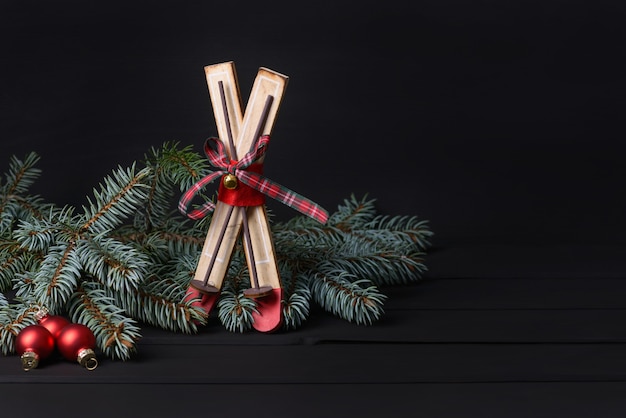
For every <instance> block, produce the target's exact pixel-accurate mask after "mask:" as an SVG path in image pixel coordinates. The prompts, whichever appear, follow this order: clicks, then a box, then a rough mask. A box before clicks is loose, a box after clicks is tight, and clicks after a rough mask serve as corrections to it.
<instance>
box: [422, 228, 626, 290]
mask: <svg viewBox="0 0 626 418" xmlns="http://www.w3.org/2000/svg"><path fill="white" fill-rule="evenodd" d="M435 232H436V231H435ZM435 239H436V235H435ZM625 255H626V246H624V245H602V244H597V245H548V244H542V243H538V244H537V245H533V246H530V245H529V246H523V245H496V244H494V245H471V244H467V245H454V246H435V247H433V248H431V249H430V250H429V251H427V256H426V266H427V267H428V269H429V271H428V272H427V277H429V278H475V277H481V278H497V279H506V278H518V279H519V278H523V279H545V278H587V279H598V278H625V275H626V273H625V272H626V256H625Z"/></svg>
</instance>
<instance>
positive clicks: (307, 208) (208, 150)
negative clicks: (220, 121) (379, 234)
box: [178, 135, 328, 224]
mask: <svg viewBox="0 0 626 418" xmlns="http://www.w3.org/2000/svg"><path fill="white" fill-rule="evenodd" d="M269 140H270V137H269V135H263V136H261V137H259V139H258V140H257V141H256V143H255V145H254V146H253V147H252V149H251V150H250V152H248V153H247V154H246V155H244V157H243V158H242V159H240V160H239V161H231V160H230V158H229V157H228V154H227V153H226V149H225V147H224V144H223V143H222V141H220V140H219V138H215V137H211V138H209V139H207V140H206V142H205V144H204V152H205V154H206V156H207V157H208V158H209V163H210V164H211V165H212V166H213V167H215V168H217V169H218V170H217V171H213V172H211V173H210V174H209V175H207V176H205V177H203V178H202V179H201V180H199V181H198V182H196V183H195V184H194V185H193V186H191V188H189V190H187V191H186V192H185V193H184V194H183V195H182V197H181V198H180V201H179V202H178V210H179V211H180V212H181V213H182V214H183V215H186V216H187V217H189V218H191V219H194V220H197V219H201V218H203V217H205V216H206V215H207V214H208V213H210V212H212V211H213V210H214V209H215V204H214V203H213V202H210V201H209V202H206V203H205V204H204V205H203V206H201V207H199V208H198V209H194V210H192V211H188V208H189V205H190V204H191V200H192V199H193V198H194V196H195V195H196V194H198V193H199V192H200V190H202V189H203V188H204V187H205V186H206V185H207V184H210V183H212V182H213V181H214V180H215V179H216V178H218V177H221V176H223V175H226V174H232V175H234V176H235V177H237V180H238V181H241V182H242V183H243V184H245V185H247V186H249V187H251V188H253V189H255V190H257V191H259V192H260V193H263V194H264V195H266V196H269V197H271V198H272V199H276V200H278V201H280V202H282V203H283V204H285V205H287V206H289V207H291V208H293V209H295V210H297V211H299V212H300V213H302V214H304V215H306V216H308V217H310V218H313V219H315V220H316V221H318V222H320V223H322V224H325V223H326V221H327V220H328V212H327V211H326V210H324V209H323V208H322V207H320V206H319V205H318V204H316V203H314V202H312V201H311V200H309V199H307V198H306V197H303V196H301V195H299V194H298V193H296V192H294V191H292V190H289V189H288V188H286V187H284V186H281V185H280V184H278V183H276V182H274V181H272V180H270V179H268V178H266V177H264V176H262V175H261V174H258V173H255V172H252V171H246V168H248V167H249V166H250V165H251V164H253V163H254V162H255V161H258V160H259V159H261V158H262V157H263V156H264V155H265V152H266V150H267V145H268V143H269ZM211 145H214V146H211ZM218 198H219V197H218Z"/></svg>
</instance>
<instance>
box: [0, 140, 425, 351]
mask: <svg viewBox="0 0 626 418" xmlns="http://www.w3.org/2000/svg"><path fill="white" fill-rule="evenodd" d="M38 160H39V157H38V156H37V155H36V154H34V153H31V154H28V155H27V156H26V157H25V158H24V159H22V160H20V159H17V158H15V157H13V158H11V159H10V161H9V169H8V171H7V173H6V175H5V181H4V182H1V183H0V292H1V293H0V347H1V350H2V352H3V353H4V354H9V353H12V352H13V351H14V348H15V346H14V340H15V337H16V335H17V334H18V333H19V331H20V330H21V329H23V328H24V327H25V326H27V325H29V324H32V323H35V322H36V318H35V315H34V314H35V312H36V308H33V307H34V306H45V307H46V308H47V309H48V311H49V312H51V313H52V314H65V315H68V316H69V317H71V319H72V320H73V321H75V322H79V323H82V324H84V325H87V326H88V327H89V328H90V329H91V330H92V331H93V332H94V335H95V336H96V340H97V344H98V347H99V349H100V350H101V351H102V353H104V355H106V356H108V357H110V358H113V359H120V360H127V359H129V358H131V357H132V355H133V354H134V353H135V352H136V350H137V343H138V342H139V341H140V339H141V324H149V325H152V326H156V327H160V328H163V329H166V330H169V331H173V332H184V333H195V332H197V330H198V327H199V326H202V325H204V324H206V323H207V321H208V318H207V313H206V312H204V311H203V310H202V308H201V307H198V306H197V305H196V304H194V302H195V301H194V300H189V299H187V298H186V293H187V289H188V286H189V282H190V281H191V280H192V279H193V278H194V275H195V268H196V264H197V260H198V258H199V256H200V253H201V250H202V245H203V243H204V239H205V236H206V233H207V230H208V226H209V224H210V221H211V217H210V216H207V217H206V218H204V219H203V220H201V221H198V222H192V221H190V220H189V219H186V218H183V217H182V216H181V215H180V214H179V213H178V212H177V210H176V203H177V197H178V196H177V194H179V193H180V192H181V191H183V190H186V189H187V188H189V187H190V186H191V185H193V184H194V183H195V182H197V181H198V180H199V179H200V178H201V177H202V176H205V175H206V174H208V172H209V166H208V164H207V161H206V159H205V158H202V157H201V156H200V155H199V154H197V153H195V152H194V151H192V150H191V147H181V146H180V144H179V143H176V142H166V143H164V144H163V146H162V147H160V148H152V149H151V150H150V151H149V152H148V153H147V154H146V155H145V156H144V160H143V165H144V167H143V168H138V165H137V163H133V164H132V165H131V166H130V167H128V168H122V167H118V168H117V169H115V170H113V171H112V173H111V174H110V175H108V176H106V177H105V178H104V179H103V181H102V183H101V184H99V185H98V187H97V188H94V189H93V193H92V196H90V197H89V196H88V197H87V204H86V205H84V206H82V208H80V209H78V208H75V207H71V206H64V207H57V206H55V205H54V204H49V203H46V202H44V201H43V200H42V199H41V198H40V197H39V196H32V195H29V194H28V189H29V187H30V186H31V185H32V184H33V182H34V181H35V180H36V179H37V177H38V176H39V175H40V171H39V169H37V168H36V163H37V161H38ZM203 197H204V199H205V200H209V199H213V200H214V199H215V196H203ZM270 220H272V218H271V217H270ZM271 229H272V236H273V239H274V246H275V249H276V256H277V260H278V265H279V271H280V275H281V283H282V289H283V300H282V313H283V317H284V322H283V324H284V325H283V326H284V329H286V330H289V329H296V328H298V327H300V326H302V325H303V324H304V323H305V321H306V320H307V319H308V317H309V315H310V314H311V311H312V305H313V304H314V303H315V304H317V305H319V306H320V307H321V308H323V309H325V310H327V311H328V312H330V313H332V314H333V315H336V316H338V317H340V318H343V319H345V320H347V321H350V322H353V323H355V324H362V325H369V324H372V323H373V322H375V321H376V320H378V319H379V318H380V317H381V316H382V315H384V303H385V301H386V299H387V297H386V296H385V295H384V287H385V286H393V285H405V284H408V283H414V282H417V281H418V280H420V278H421V277H422V275H423V274H424V272H425V271H426V266H425V264H424V258H425V255H426V250H427V249H428V247H429V246H430V239H431V237H432V235H433V233H432V231H431V230H430V229H429V226H428V222H427V221H425V220H421V219H418V218H417V217H416V216H388V215H381V214H379V213H378V212H377V210H376V207H375V200H373V199H368V198H367V197H364V198H362V199H357V198H356V197H354V196H351V197H350V198H348V199H346V200H345V201H344V202H343V203H342V204H340V205H339V206H338V208H337V210H336V211H335V212H334V213H332V214H331V216H330V218H329V221H328V223H327V224H326V225H320V224H318V223H317V222H316V221H314V220H312V219H310V218H308V217H306V216H296V217H294V218H292V219H290V220H288V221H286V222H283V223H272V224H271ZM249 287H250V279H249V274H248V271H247V263H246V261H245V255H244V253H243V250H242V247H241V245H240V244H237V245H236V246H235V250H234V252H233V256H232V259H231V262H230V265H229V268H228V271H227V275H226V278H225V280H224V284H223V286H222V289H221V293H220V296H219V300H218V302H217V310H218V315H217V316H218V319H219V321H220V322H221V323H222V325H223V326H224V327H225V328H226V329H227V330H229V331H231V332H246V331H248V330H250V329H251V328H252V321H253V313H254V312H255V310H256V300H255V299H251V298H247V297H245V296H244V293H243V292H244V290H246V289H247V288H249ZM7 292H10V293H11V294H12V296H11V297H7V296H6V295H5V293H7Z"/></svg>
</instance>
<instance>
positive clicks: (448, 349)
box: [0, 0, 626, 418]
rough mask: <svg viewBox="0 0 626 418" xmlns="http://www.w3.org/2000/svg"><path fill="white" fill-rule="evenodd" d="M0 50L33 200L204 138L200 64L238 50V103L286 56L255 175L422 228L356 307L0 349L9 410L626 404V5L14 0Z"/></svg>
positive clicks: (0, 120) (3, 131)
mask: <svg viewBox="0 0 626 418" xmlns="http://www.w3.org/2000/svg"><path fill="white" fill-rule="evenodd" d="M0 46H1V50H0V53H1V59H2V62H1V65H0V141H1V145H2V148H1V150H2V151H1V153H0V156H1V157H2V158H1V159H0V172H4V171H5V170H4V169H6V167H7V166H8V159H9V156H11V155H17V156H20V157H21V156H23V155H25V154H26V153H28V152H30V151H36V152H37V153H39V154H40V155H41V158H42V160H41V163H40V167H41V168H42V169H43V176H42V178H41V179H40V181H39V182H38V183H37V184H36V186H35V188H34V191H35V192H37V193H39V194H41V195H42V196H43V197H45V198H46V199H47V200H48V201H52V202H55V203H57V204H59V205H65V204H71V205H77V206H80V205H82V204H85V203H86V196H87V195H90V194H91V189H92V188H93V187H96V186H97V184H98V183H99V182H100V181H101V180H102V178H103V177H104V176H105V175H107V174H109V173H110V172H111V170H112V169H114V168H115V167H117V166H118V165H122V166H125V165H128V164H130V163H132V162H133V161H138V160H141V159H142V158H143V156H144V154H145V153H146V152H147V151H148V149H149V148H150V147H152V146H156V147H158V146H160V145H161V144H162V143H163V142H165V141H179V142H180V143H181V144H182V145H191V146H193V147H194V148H195V149H196V150H198V151H200V150H201V146H202V143H203V142H204V139H205V138H206V137H207V136H210V135H215V132H216V128H215V121H214V119H213V110H212V108H211V104H210V99H209V95H208V92H207V88H206V81H205V78H204V71H203V67H204V66H205V65H210V64H215V63H220V62H224V61H231V60H232V61H234V62H235V64H236V68H237V71H238V76H239V82H240V86H241V91H242V95H243V96H244V101H245V100H246V99H247V96H248V92H249V91H250V88H251V85H252V81H253V79H254V77H255V75H256V72H257V69H258V68H259V67H261V66H263V67H268V68H271V69H273V70H275V71H278V72H281V73H283V74H286V75H288V76H289V77H290V80H289V85H288V87H287V91H286V95H285V97H284V100H283V102H282V107H281V110H280V113H279V115H278V119H277V122H276V125H275V128H274V131H273V139H272V144H271V148H270V151H269V153H268V155H267V159H266V168H265V173H266V174H267V176H268V177H270V178H272V179H274V180H276V181H278V182H279V183H282V184H284V185H285V186H288V187H290V188H292V189H294V190H295V191H297V192H299V193H301V194H303V195H305V196H307V197H310V198H311V199H312V200H314V201H316V202H318V203H320V204H321V205H322V206H324V207H325V208H326V209H328V210H330V211H332V210H334V209H335V208H336V206H337V205H338V204H340V203H341V202H342V201H343V199H345V198H347V197H349V196H350V195H351V194H353V193H354V194H355V195H356V196H357V197H362V196H364V195H365V194H368V196H369V197H371V198H374V199H376V200H377V202H378V206H379V209H380V211H381V212H382V213H384V214H387V215H416V216H419V217H420V218H422V219H428V220H429V221H430V222H431V227H432V229H433V230H434V232H435V234H436V235H435V238H434V240H433V243H434V246H435V247H434V248H433V249H432V251H430V253H429V254H428V256H427V258H426V265H427V266H428V267H429V271H428V272H427V275H426V278H425V279H426V280H425V281H424V282H422V283H421V284H420V285H419V286H412V287H407V288H394V289H386V290H385V291H386V292H388V294H389V295H390V298H389V301H388V303H386V305H385V309H386V311H385V316H384V318H383V320H382V321H381V322H380V323H379V324H374V325H373V326H372V327H371V328H368V327H359V326H356V325H353V324H349V323H346V322H345V321H342V320H339V319H337V318H335V317H333V315H331V314H329V313H325V312H321V310H320V309H318V310H316V311H314V312H313V314H312V315H311V318H310V320H309V321H308V322H307V323H306V324H305V325H304V326H303V327H302V329H301V330H296V331H294V332H290V333H285V334H283V335H260V334H259V333H256V334H255V333H251V334H248V335H238V334H233V333H228V332H226V331H225V330H224V329H223V327H222V326H221V325H220V324H219V322H218V321H217V320H216V319H213V320H212V321H210V324H209V325H208V326H207V328H206V329H203V330H202V332H201V334H202V335H200V336H189V337H188V338H183V337H181V336H179V335H171V334H169V333H166V332H161V331H160V330H155V329H150V328H147V329H145V338H144V339H143V340H142V341H141V346H140V353H139V356H138V358H136V359H134V360H133V361H130V362H128V363H125V364H122V363H119V362H113V361H109V360H107V359H102V366H100V367H99V368H98V370H97V371H96V373H94V374H89V373H87V374H85V373H83V372H84V371H83V370H79V368H76V367H73V366H74V365H73V364H70V363H66V364H65V363H54V364H50V365H48V366H46V367H42V368H41V370H37V371H33V372H29V374H28V375H25V374H24V373H23V371H22V370H21V369H20V368H19V365H18V363H17V359H16V357H15V356H7V357H6V358H0V402H2V405H3V408H4V407H5V406H9V408H10V407H13V411H14V412H16V414H15V415H17V413H19V414H20V416H26V415H27V414H26V413H27V410H30V412H31V413H34V414H35V415H38V416H40V415H42V414H43V413H49V411H52V410H53V409H51V406H52V404H60V405H62V407H63V408H67V407H68V403H69V404H70V406H72V407H73V409H74V410H76V409H81V410H82V411H88V412H89V414H90V416H94V417H95V416H111V414H112V413H113V414H119V415H120V416H123V413H124V412H126V410H129V409H128V408H120V406H121V405H128V404H130V403H131V402H133V401H135V403H137V404H138V405H139V407H142V408H145V410H146V411H151V412H150V413H149V414H150V415H153V416H159V413H161V416H165V415H173V414H180V411H192V412H190V413H206V414H209V413H213V414H214V415H215V414H217V415H216V416H219V415H220V414H221V415H222V416H225V415H229V416H231V415H232V416H237V412H240V415H241V416H251V415H252V414H255V415H256V414H258V413H261V412H266V411H269V412H270V413H273V415H274V416H280V415H281V414H282V415H283V416H295V415H294V413H297V416H301V417H306V416H315V417H318V416H322V415H323V416H349V415H351V414H352V415H355V414H356V415H359V416H387V415H389V416H392V415H393V416H411V417H413V416H418V415H420V414H422V415H423V416H428V417H435V416H437V417H439V416H441V417H445V418H448V417H451V416H460V417H474V416H479V417H497V418H501V417H524V418H526V417H529V416H533V417H550V418H552V417H557V416H558V417H568V418H571V417H574V416H576V417H578V416H580V417H589V416H602V417H616V418H618V417H619V418H621V417H623V416H624V411H625V410H626V400H625V398H624V385H625V384H626V362H624V352H626V334H625V331H624V326H623V324H624V322H625V321H626V304H625V303H626V302H624V301H626V285H625V283H626V281H624V280H623V278H624V276H625V275H626V259H625V258H624V254H625V253H626V251H625V248H624V245H625V244H626V238H625V237H624V232H626V223H625V221H624V216H623V214H624V212H625V211H626V197H625V196H624V187H623V184H624V178H626V167H625V165H624V164H623V160H624V153H623V149H624V147H623V145H622V144H623V141H624V137H625V135H624V124H623V119H624V114H626V112H625V111H626V95H625V92H626V90H625V89H626V59H625V58H626V57H625V53H626V3H624V2H618V1H608V0H597V1H592V0H588V1H582V0H581V1H575V0H571V1H561V0H543V1H539V0H537V1H519V0H516V1H513V0H507V1H502V0H500V1H496V0H494V1H488V0H471V1H461V0H428V1H421V0H415V1H400V0H387V1H367V0H363V1H350V2H348V1H339V0H337V1H316V2H296V1H282V2H273V1H258V2H251V1H246V2H240V1H219V2H218V1H172V2H163V1H158V2H157V1H119V0H112V1H107V2H84V1H55V2H44V1H28V0H24V1H7V0H4V1H1V2H0ZM268 205H269V206H270V209H272V210H273V211H274V213H275V214H276V217H277V218H279V219H285V218H288V217H290V216H294V215H296V214H297V213H296V212H294V211H292V210H290V209H288V208H285V207H283V206H281V205H278V204H275V203H274V202H272V201H269V202H268ZM259 352H263V353H267V355H268V356H269V358H264V359H262V360H264V361H262V362H260V363H258V364H257V363H256V360H257V359H256V357H255V356H257V355H258V354H259ZM21 383H26V384H27V385H26V384H21ZM104 395H107V396H104ZM242 395H246V396H242ZM277 398H280V400H279V401H277V400H276V399H277ZM109 400H110V401H109ZM66 401H69V402H66ZM168 401H169V403H170V404H171V405H169V409H168V407H167V405H166V403H167V402H168ZM124 402H128V403H127V404H124ZM26 405H28V406H29V408H30V409H28V408H27V407H26ZM77 405H78V408H77V407H76V406H77ZM286 405H287V406H288V407H286ZM265 407H267V409H264V408H265ZM272 408H274V409H272ZM280 408H284V409H282V410H281V409H280ZM5 409H6V408H4V409H3V410H5ZM124 409H125V410H124ZM112 411H114V412H112ZM243 411H247V412H246V413H245V414H244V413H243ZM385 414H387V415H385ZM394 414H395V415H394Z"/></svg>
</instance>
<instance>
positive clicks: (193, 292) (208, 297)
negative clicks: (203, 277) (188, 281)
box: [184, 286, 220, 317]
mask: <svg viewBox="0 0 626 418" xmlns="http://www.w3.org/2000/svg"><path fill="white" fill-rule="evenodd" d="M219 295H220V294H219V293H202V292H200V291H199V290H198V289H196V288H195V287H193V286H189V288H188V289H187V293H186V294H185V298H184V301H185V302H187V301H190V300H193V299H196V300H195V301H194V302H192V304H191V306H194V307H200V308H202V309H203V310H204V312H205V313H206V316H207V317H208V316H209V315H210V314H211V311H212V310H213V307H214V306H215V304H216V303H217V299H218V298H219Z"/></svg>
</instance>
